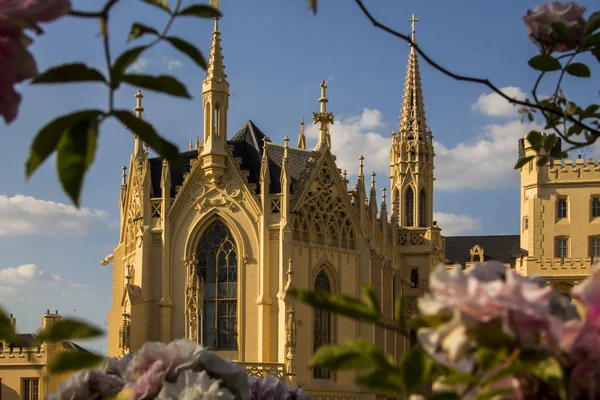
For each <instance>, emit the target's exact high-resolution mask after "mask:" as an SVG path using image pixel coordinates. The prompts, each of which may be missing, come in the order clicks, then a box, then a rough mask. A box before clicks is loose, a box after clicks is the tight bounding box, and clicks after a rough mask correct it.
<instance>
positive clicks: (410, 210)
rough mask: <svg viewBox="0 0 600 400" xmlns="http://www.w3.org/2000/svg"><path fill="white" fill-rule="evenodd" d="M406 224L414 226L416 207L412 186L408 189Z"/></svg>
mask: <svg viewBox="0 0 600 400" xmlns="http://www.w3.org/2000/svg"><path fill="white" fill-rule="evenodd" d="M405 201H406V204H405V206H406V210H405V213H406V226H414V213H415V210H414V207H415V194H414V192H413V190H412V188H411V187H409V188H408V189H406V199H405Z"/></svg>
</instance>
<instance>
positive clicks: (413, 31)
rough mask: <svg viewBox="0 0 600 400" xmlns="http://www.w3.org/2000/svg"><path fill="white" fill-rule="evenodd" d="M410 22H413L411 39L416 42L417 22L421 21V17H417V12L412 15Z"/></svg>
mask: <svg viewBox="0 0 600 400" xmlns="http://www.w3.org/2000/svg"><path fill="white" fill-rule="evenodd" d="M408 22H410V24H411V39H412V41H413V43H415V24H416V23H417V22H419V19H418V18H417V17H415V14H413V15H412V17H411V18H410V19H409V20H408Z"/></svg>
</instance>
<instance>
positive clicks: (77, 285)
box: [70, 283, 90, 289]
mask: <svg viewBox="0 0 600 400" xmlns="http://www.w3.org/2000/svg"><path fill="white" fill-rule="evenodd" d="M70 287H72V288H74V289H87V288H89V287H90V285H88V284H86V283H72V284H71V285H70Z"/></svg>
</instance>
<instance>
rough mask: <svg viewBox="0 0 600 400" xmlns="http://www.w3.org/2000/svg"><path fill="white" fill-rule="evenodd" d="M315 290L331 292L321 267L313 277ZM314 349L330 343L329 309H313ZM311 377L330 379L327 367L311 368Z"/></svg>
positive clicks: (327, 279) (327, 278)
mask: <svg viewBox="0 0 600 400" xmlns="http://www.w3.org/2000/svg"><path fill="white" fill-rule="evenodd" d="M315 290H317V291H323V292H328V293H331V281H330V280H329V277H328V276H327V273H326V272H325V270H324V269H321V270H320V271H319V273H318V274H317V278H316V279H315ZM313 336H314V340H313V342H314V350H315V352H316V351H317V350H318V349H319V347H321V346H323V345H326V344H330V343H331V313H330V312H329V311H325V310H320V309H315V325H314V333H313ZM313 378H316V379H331V371H330V370H329V368H315V369H313Z"/></svg>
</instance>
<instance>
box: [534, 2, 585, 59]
mask: <svg viewBox="0 0 600 400" xmlns="http://www.w3.org/2000/svg"><path fill="white" fill-rule="evenodd" d="M585 10H586V8H585V7H583V6H581V5H579V4H577V3H575V2H574V1H569V2H566V3H564V4H563V3H559V2H558V1H549V2H548V4H542V5H539V6H537V7H535V8H534V9H533V11H531V10H527V15H526V16H524V17H523V22H525V25H527V31H528V32H529V39H531V41H532V42H533V43H535V44H538V45H540V46H541V47H542V48H543V49H544V51H545V52H546V53H551V52H553V51H557V52H559V53H564V52H566V51H568V50H570V47H569V46H568V45H567V44H566V43H564V42H562V41H560V40H559V39H558V37H557V36H556V34H555V33H554V31H553V30H552V24H553V23H555V22H560V21H562V22H564V23H565V25H566V26H567V28H568V31H569V37H570V38H571V40H572V41H573V43H575V45H576V46H577V45H579V44H581V42H583V29H584V27H585V19H584V18H583V14H584V13H585Z"/></svg>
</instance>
